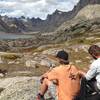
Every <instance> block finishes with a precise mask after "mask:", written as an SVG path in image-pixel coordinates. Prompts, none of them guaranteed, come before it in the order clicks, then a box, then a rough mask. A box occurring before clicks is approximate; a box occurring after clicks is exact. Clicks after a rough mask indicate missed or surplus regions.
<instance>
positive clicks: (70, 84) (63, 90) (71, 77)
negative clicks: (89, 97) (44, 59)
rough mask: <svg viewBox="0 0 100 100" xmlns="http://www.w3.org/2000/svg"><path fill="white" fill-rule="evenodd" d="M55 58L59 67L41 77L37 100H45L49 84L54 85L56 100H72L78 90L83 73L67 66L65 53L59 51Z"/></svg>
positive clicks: (71, 66) (69, 65) (66, 54)
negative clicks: (52, 83)
mask: <svg viewBox="0 0 100 100" xmlns="http://www.w3.org/2000/svg"><path fill="white" fill-rule="evenodd" d="M56 58H57V59H58V61H59V62H60V65H59V66H58V67H55V68H53V69H51V70H50V71H48V72H47V73H45V74H44V75H43V76H42V79H41V80H42V82H41V83H42V84H41V89H40V92H39V93H38V95H37V100H45V99H44V94H45V93H46V91H47V90H48V86H49V85H50V84H51V82H54V83H55V84H56V89H57V98H58V100H73V99H74V98H75V96H76V95H77V93H78V92H79V90H80V79H81V77H82V76H83V72H81V71H79V70H78V69H77V68H76V67H75V66H74V65H71V64H69V59H68V53H67V52H65V51H63V50H62V51H59V52H58V53H57V56H56Z"/></svg>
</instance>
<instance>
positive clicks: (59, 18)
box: [0, 0, 100, 33]
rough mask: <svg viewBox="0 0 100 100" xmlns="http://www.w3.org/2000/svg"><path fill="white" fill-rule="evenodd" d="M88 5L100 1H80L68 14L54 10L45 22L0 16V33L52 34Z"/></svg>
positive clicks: (37, 19)
mask: <svg viewBox="0 0 100 100" xmlns="http://www.w3.org/2000/svg"><path fill="white" fill-rule="evenodd" d="M88 4H100V0H80V1H79V2H78V4H77V5H76V6H75V7H74V8H73V10H71V11H69V12H62V11H59V10H55V12H54V13H53V14H48V16H47V18H46V19H45V20H42V19H40V18H34V17H33V18H25V17H24V16H21V17H20V18H9V17H8V16H0V32H1V33H2V32H4V33H24V32H36V33H37V32H52V31H55V30H56V29H57V28H58V27H59V26H60V25H61V24H62V23H63V22H65V21H67V20H70V19H72V18H74V17H75V16H76V14H77V13H78V12H79V11H80V10H81V9H82V8H84V7H85V6H86V5H88Z"/></svg>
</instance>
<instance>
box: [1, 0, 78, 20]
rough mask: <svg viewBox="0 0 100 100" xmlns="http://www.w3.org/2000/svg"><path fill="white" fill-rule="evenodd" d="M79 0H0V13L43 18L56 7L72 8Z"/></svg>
mask: <svg viewBox="0 0 100 100" xmlns="http://www.w3.org/2000/svg"><path fill="white" fill-rule="evenodd" d="M78 1H79V0H0V14H1V15H8V16H12V17H20V16H25V17H40V18H42V19H45V18H46V16H47V14H51V13H52V12H54V11H55V10H56V9H58V10H61V11H69V10H72V8H73V7H74V5H76V4H77V2H78Z"/></svg>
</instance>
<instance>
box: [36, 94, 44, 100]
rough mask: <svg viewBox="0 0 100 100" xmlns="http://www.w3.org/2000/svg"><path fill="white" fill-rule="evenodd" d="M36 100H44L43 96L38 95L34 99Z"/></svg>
mask: <svg viewBox="0 0 100 100" xmlns="http://www.w3.org/2000/svg"><path fill="white" fill-rule="evenodd" d="M36 100H45V99H44V96H43V95H41V94H40V93H39V94H38V95H37V97H36Z"/></svg>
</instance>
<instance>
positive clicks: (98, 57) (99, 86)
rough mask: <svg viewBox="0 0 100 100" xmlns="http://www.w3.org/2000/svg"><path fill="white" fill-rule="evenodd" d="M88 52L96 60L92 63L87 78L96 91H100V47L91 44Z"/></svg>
mask: <svg viewBox="0 0 100 100" xmlns="http://www.w3.org/2000/svg"><path fill="white" fill-rule="evenodd" d="M88 52H89V54H90V55H91V56H92V57H93V58H94V59H95V61H93V63H92V64H91V66H90V69H89V70H88V72H87V73H86V75H85V78H86V80H88V83H89V84H90V85H91V86H92V88H93V89H95V91H97V92H100V47H99V46H97V45H92V46H90V48H89V50H88ZM94 78H95V79H96V82H95V83H94V82H92V80H93V79H94Z"/></svg>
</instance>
